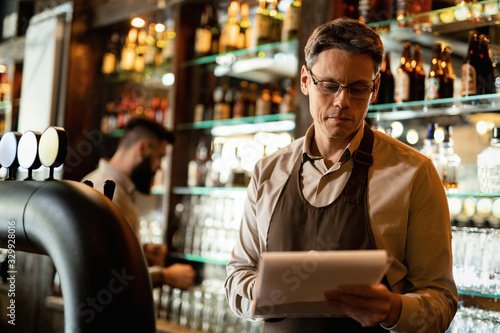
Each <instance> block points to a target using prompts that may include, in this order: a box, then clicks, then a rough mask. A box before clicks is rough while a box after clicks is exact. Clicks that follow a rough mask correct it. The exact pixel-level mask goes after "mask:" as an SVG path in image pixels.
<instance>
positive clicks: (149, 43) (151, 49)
mask: <svg viewBox="0 0 500 333" xmlns="http://www.w3.org/2000/svg"><path fill="white" fill-rule="evenodd" d="M155 27H156V23H150V24H149V27H148V35H147V37H146V52H145V53H146V54H145V55H144V63H145V64H146V66H155V65H156V53H157V48H158V47H157V45H156V29H155Z"/></svg>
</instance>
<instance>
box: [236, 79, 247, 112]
mask: <svg viewBox="0 0 500 333" xmlns="http://www.w3.org/2000/svg"><path fill="white" fill-rule="evenodd" d="M247 90H248V81H241V82H240V90H238V91H237V92H236V94H235V97H234V107H233V118H242V117H245V116H246V110H247V104H248V102H247V101H248V91H247Z"/></svg>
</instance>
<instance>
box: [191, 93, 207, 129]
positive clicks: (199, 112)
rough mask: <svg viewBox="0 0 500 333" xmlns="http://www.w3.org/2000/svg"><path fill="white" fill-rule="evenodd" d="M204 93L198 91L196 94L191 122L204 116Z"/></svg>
mask: <svg viewBox="0 0 500 333" xmlns="http://www.w3.org/2000/svg"><path fill="white" fill-rule="evenodd" d="M205 99H206V97H205V95H204V94H202V93H200V94H199V95H198V102H197V103H196V105H195V106H194V116H193V122H195V123H197V122H200V121H203V120H204V116H205Z"/></svg>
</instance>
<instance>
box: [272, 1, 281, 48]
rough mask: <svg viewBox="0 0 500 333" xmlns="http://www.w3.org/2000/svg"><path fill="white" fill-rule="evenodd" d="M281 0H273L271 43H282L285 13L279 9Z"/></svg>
mask: <svg viewBox="0 0 500 333" xmlns="http://www.w3.org/2000/svg"><path fill="white" fill-rule="evenodd" d="M278 5H279V0H271V10H270V11H269V16H271V42H273V43H274V42H281V34H282V31H283V20H284V16H283V13H282V12H281V11H280V9H279V6H278Z"/></svg>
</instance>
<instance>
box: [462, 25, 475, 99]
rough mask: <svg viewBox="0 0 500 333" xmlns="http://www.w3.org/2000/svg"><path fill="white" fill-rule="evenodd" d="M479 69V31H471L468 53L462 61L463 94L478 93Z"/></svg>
mask: <svg viewBox="0 0 500 333" xmlns="http://www.w3.org/2000/svg"><path fill="white" fill-rule="evenodd" d="M478 69H479V51H478V36H477V32H475V31H471V32H470V33H469V46H468V51H467V55H466V56H465V58H464V61H463V63H462V89H461V91H460V95H461V96H472V95H475V94H476V93H477V71H478Z"/></svg>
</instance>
